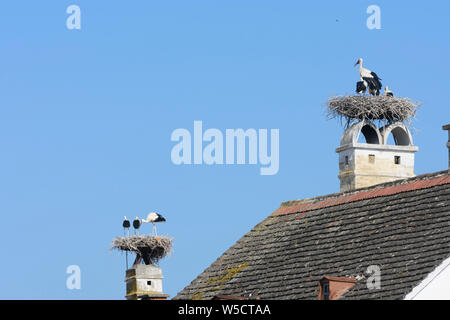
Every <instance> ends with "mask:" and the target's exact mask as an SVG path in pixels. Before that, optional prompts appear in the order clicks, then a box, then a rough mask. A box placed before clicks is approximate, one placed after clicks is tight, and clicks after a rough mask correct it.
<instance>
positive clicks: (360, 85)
mask: <svg viewBox="0 0 450 320" xmlns="http://www.w3.org/2000/svg"><path fill="white" fill-rule="evenodd" d="M367 86H368V85H367V81H364V79H363V78H360V79H359V81H358V82H357V83H356V93H357V94H363V93H366V91H367Z"/></svg>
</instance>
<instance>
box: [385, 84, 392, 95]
mask: <svg viewBox="0 0 450 320" xmlns="http://www.w3.org/2000/svg"><path fill="white" fill-rule="evenodd" d="M384 95H385V96H388V97H393V96H394V93H393V92H392V91H391V90H389V87H388V86H386V87H385V88H384Z"/></svg>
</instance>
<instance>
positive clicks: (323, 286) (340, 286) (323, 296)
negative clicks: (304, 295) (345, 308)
mask: <svg viewBox="0 0 450 320" xmlns="http://www.w3.org/2000/svg"><path fill="white" fill-rule="evenodd" d="M356 282H357V281H356V279H353V278H339V277H331V276H326V277H323V278H322V279H321V280H320V281H319V300H338V299H339V298H340V297H341V296H343V295H344V294H345V293H346V292H347V291H349V290H350V289H351V288H353V286H354V285H355V283H356Z"/></svg>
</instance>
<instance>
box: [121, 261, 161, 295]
mask: <svg viewBox="0 0 450 320" xmlns="http://www.w3.org/2000/svg"><path fill="white" fill-rule="evenodd" d="M162 279H163V275H162V270H161V269H160V268H158V267H156V266H154V265H152V264H149V265H143V264H135V265H133V267H131V268H130V269H128V270H127V271H126V276H125V282H126V284H127V295H126V296H125V298H127V300H166V299H167V297H168V296H169V295H168V294H164V293H163V289H162Z"/></svg>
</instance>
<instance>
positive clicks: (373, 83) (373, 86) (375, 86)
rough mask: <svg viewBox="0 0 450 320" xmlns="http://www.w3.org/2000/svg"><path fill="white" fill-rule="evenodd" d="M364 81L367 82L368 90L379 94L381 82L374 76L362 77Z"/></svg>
mask: <svg viewBox="0 0 450 320" xmlns="http://www.w3.org/2000/svg"><path fill="white" fill-rule="evenodd" d="M363 80H364V81H366V82H367V85H368V87H369V92H370V93H372V94H373V95H374V96H375V95H377V96H378V95H380V89H381V82H380V81H378V80H376V79H375V78H363Z"/></svg>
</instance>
